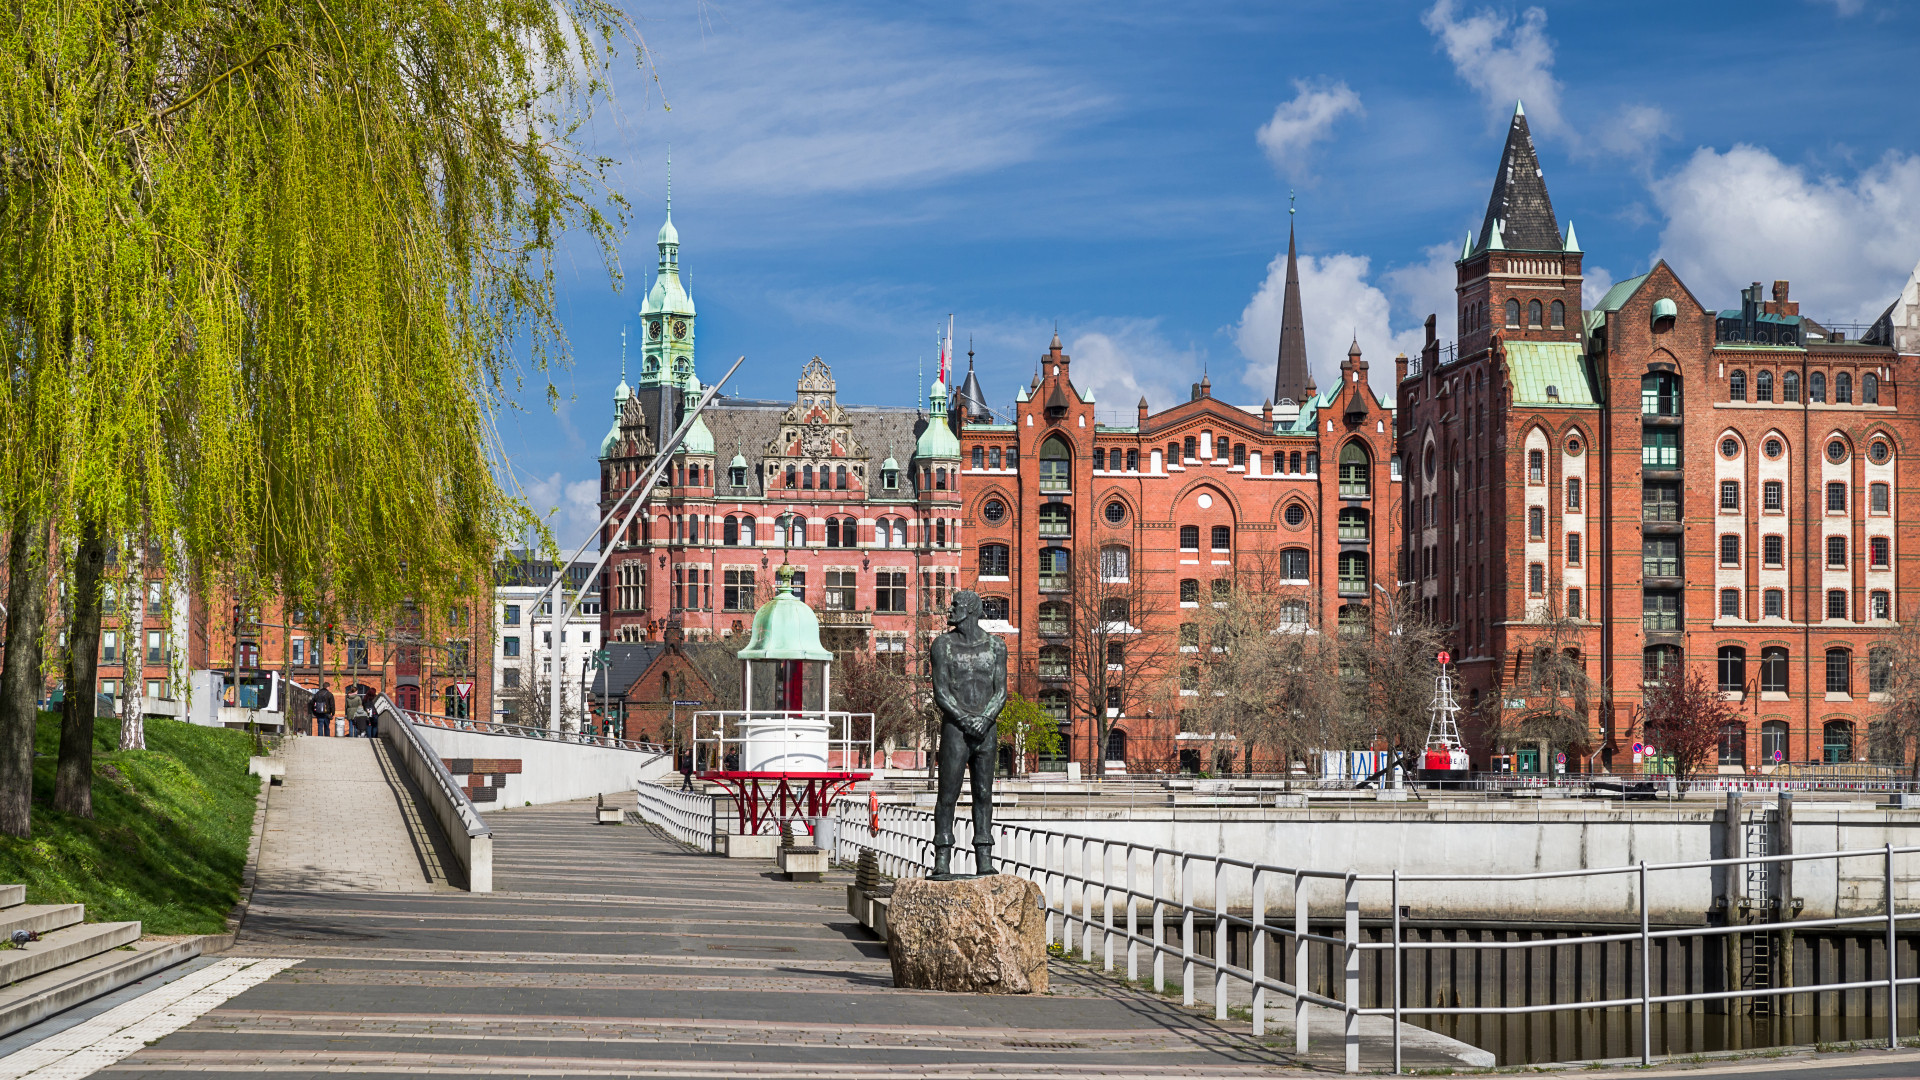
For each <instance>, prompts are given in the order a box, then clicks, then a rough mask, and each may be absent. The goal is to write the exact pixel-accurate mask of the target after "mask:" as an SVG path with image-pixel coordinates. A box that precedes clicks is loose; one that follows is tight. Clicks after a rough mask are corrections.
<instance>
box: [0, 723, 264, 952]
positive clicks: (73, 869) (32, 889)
mask: <svg viewBox="0 0 1920 1080" xmlns="http://www.w3.org/2000/svg"><path fill="white" fill-rule="evenodd" d="M119 734H120V728H119V723H118V722H117V721H115V720H112V719H102V720H100V721H99V722H98V724H96V725H95V728H94V751H93V753H94V757H93V777H94V778H93V813H94V816H93V819H92V820H87V819H85V818H77V817H73V816H70V815H68V814H62V813H59V812H57V811H55V810H54V809H53V805H52V804H53V766H54V759H55V757H56V755H58V753H59V750H60V720H59V718H58V717H57V716H54V715H52V714H50V713H42V714H41V716H40V724H39V729H38V731H37V732H36V738H35V743H34V749H35V754H36V756H35V759H34V774H33V777H34V782H33V802H34V805H33V838H32V839H30V840H20V839H17V838H14V837H11V836H0V884H15V883H21V882H24V883H25V884H26V886H27V902H28V903H30V904H75V903H78V904H85V905H87V920H88V921H89V922H117V921H121V920H127V919H139V920H140V921H141V923H143V924H144V925H143V927H142V929H143V930H144V931H145V932H146V933H149V934H217V933H220V932H222V931H224V930H225V929H226V917H227V912H228V911H229V910H230V909H231V908H232V907H233V905H234V903H235V902H236V901H237V900H239V898H240V872H241V870H242V869H244V868H245V866H246V862H247V842H248V840H249V838H250V834H251V833H252V830H253V808H254V800H255V797H256V795H257V794H258V792H259V790H260V781H259V780H258V779H257V778H255V777H253V776H252V775H250V774H248V772H247V755H248V753H249V752H250V748H251V746H252V742H251V740H250V739H249V738H248V736H247V733H246V732H244V731H228V730H226V729H224V728H208V727H199V726H196V725H193V724H188V723H183V722H181V721H178V720H163V719H150V720H148V721H147V746H148V749H146V750H129V751H124V752H123V751H119V750H115V749H114V745H115V743H117V742H118V740H119Z"/></svg>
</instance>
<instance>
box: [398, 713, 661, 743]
mask: <svg viewBox="0 0 1920 1080" xmlns="http://www.w3.org/2000/svg"><path fill="white" fill-rule="evenodd" d="M396 709H397V707H396ZM397 711H404V712H406V714H407V715H408V716H410V717H412V718H413V720H414V722H415V723H418V724H421V725H422V726H425V727H431V728H442V729H445V730H448V731H467V732H472V733H474V734H476V735H505V736H508V737H511V738H516V739H542V740H545V741H547V742H566V743H577V744H579V745H581V746H598V747H601V748H603V749H607V750H632V751H635V752H637V753H643V754H664V753H667V748H666V747H664V746H661V745H660V744H658V743H650V742H641V741H639V740H637V739H616V738H613V737H612V736H609V735H595V734H593V733H592V732H587V731H554V730H552V729H550V728H544V727H528V726H526V725H524V724H502V723H500V722H499V721H497V720H471V719H467V718H464V717H459V716H447V715H445V714H444V713H429V712H421V711H419V710H418V709H407V710H397Z"/></svg>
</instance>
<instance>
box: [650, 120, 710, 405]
mask: <svg viewBox="0 0 1920 1080" xmlns="http://www.w3.org/2000/svg"><path fill="white" fill-rule="evenodd" d="M656 242H657V243H658V245H659V248H660V264H659V265H660V273H659V276H658V277H656V278H654V279H653V288H652V289H649V290H648V291H647V298H646V300H645V301H643V302H642V303H641V305H640V326H641V331H640V332H641V335H642V341H641V346H640V352H641V361H640V388H641V389H643V390H645V389H649V388H655V387H676V388H679V389H681V390H685V389H687V388H688V387H690V386H693V387H697V386H698V385H699V378H698V373H697V371H696V369H695V367H694V353H693V329H694V307H693V294H692V293H690V292H688V291H687V287H686V283H685V282H684V281H682V280H681V278H680V230H678V229H676V228H674V226H673V152H672V151H671V150H669V151H668V152H667V220H666V223H665V224H663V225H661V226H660V235H659V236H658V237H657V238H656Z"/></svg>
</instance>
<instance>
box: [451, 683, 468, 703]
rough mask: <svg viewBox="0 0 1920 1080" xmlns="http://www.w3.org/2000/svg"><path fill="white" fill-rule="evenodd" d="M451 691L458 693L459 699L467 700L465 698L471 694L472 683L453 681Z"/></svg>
mask: <svg viewBox="0 0 1920 1080" xmlns="http://www.w3.org/2000/svg"><path fill="white" fill-rule="evenodd" d="M453 691H454V693H456V694H459V695H460V700H461V701H465V700H467V698H468V697H470V696H471V695H472V694H473V684H472V683H470V682H457V683H454V684H453Z"/></svg>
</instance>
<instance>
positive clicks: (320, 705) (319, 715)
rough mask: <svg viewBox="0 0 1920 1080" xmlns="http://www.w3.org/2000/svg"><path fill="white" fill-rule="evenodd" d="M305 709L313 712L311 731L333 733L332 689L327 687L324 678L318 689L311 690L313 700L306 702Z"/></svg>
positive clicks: (327, 734)
mask: <svg viewBox="0 0 1920 1080" xmlns="http://www.w3.org/2000/svg"><path fill="white" fill-rule="evenodd" d="M307 711H308V712H310V713H312V714H313V733H314V734H315V735H326V736H331V735H332V734H333V691H332V690H329V689H327V684H326V682H325V680H322V681H321V683H320V689H318V690H315V691H314V692H313V700H311V701H309V702H307Z"/></svg>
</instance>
